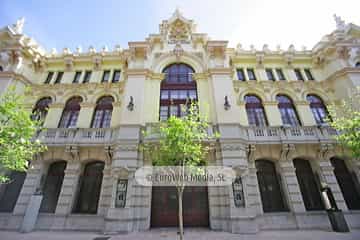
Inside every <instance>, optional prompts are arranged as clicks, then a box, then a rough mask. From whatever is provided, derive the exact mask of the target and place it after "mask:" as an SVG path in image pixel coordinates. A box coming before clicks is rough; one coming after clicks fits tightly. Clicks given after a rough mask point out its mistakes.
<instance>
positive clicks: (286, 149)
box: [279, 144, 306, 214]
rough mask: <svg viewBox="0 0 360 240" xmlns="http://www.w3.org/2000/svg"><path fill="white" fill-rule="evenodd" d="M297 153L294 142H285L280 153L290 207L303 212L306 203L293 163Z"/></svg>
mask: <svg viewBox="0 0 360 240" xmlns="http://www.w3.org/2000/svg"><path fill="white" fill-rule="evenodd" d="M295 154H296V150H295V145H294V144H283V146H282V149H281V153H280V161H279V166H280V170H281V171H280V174H281V178H282V179H283V183H284V184H283V188H284V192H286V193H287V199H288V203H289V208H290V210H291V211H292V212H294V213H295V214H296V213H303V212H305V211H306V210H305V205H304V201H303V198H302V195H301V190H300V187H299V183H298V180H297V177H296V173H295V170H296V169H295V167H294V163H293V161H292V160H293V158H294V155H295Z"/></svg>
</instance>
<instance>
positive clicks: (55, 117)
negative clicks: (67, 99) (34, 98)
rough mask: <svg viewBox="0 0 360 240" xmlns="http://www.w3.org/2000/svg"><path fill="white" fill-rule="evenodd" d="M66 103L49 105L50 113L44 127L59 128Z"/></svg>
mask: <svg viewBox="0 0 360 240" xmlns="http://www.w3.org/2000/svg"><path fill="white" fill-rule="evenodd" d="M64 107H65V104H63V103H53V104H51V105H50V106H49V110H48V114H47V115H46V118H45V122H44V128H57V127H58V125H59V122H60V118H61V115H62V112H63V109H64Z"/></svg>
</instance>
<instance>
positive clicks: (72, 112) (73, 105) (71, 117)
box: [59, 97, 82, 128]
mask: <svg viewBox="0 0 360 240" xmlns="http://www.w3.org/2000/svg"><path fill="white" fill-rule="evenodd" d="M81 102H82V98H81V97H72V98H70V99H69V100H68V101H67V102H66V105H65V108H64V111H63V113H62V116H61V119H60V123H59V128H75V127H76V123H77V119H78V117H79V112H80V109H81V106H80V103H81Z"/></svg>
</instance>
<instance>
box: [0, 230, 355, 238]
mask: <svg viewBox="0 0 360 240" xmlns="http://www.w3.org/2000/svg"><path fill="white" fill-rule="evenodd" d="M67 239H71V240H176V239H178V235H177V230H176V229H151V230H149V231H145V232H134V233H128V234H115V235H103V234H99V233H91V232H63V231H61V232H60V231H50V232H48V231H36V232H31V233H19V232H9V231H0V240H67ZM192 239H194V240H213V239H214V240H235V239H236V240H265V239H268V240H270V239H271V240H273V239H276V240H285V239H286V240H289V239H290V240H300V239H301V240H315V239H316V240H322V239H324V240H350V239H353V240H360V230H352V231H351V232H350V233H335V232H330V231H325V230H291V231H288V230H286V231H285V230H280V231H261V232H259V233H257V234H232V233H227V232H215V231H210V230H209V229H185V239H184V240H192Z"/></svg>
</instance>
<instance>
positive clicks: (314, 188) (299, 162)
mask: <svg viewBox="0 0 360 240" xmlns="http://www.w3.org/2000/svg"><path fill="white" fill-rule="evenodd" d="M293 163H294V166H295V169H296V170H295V173H296V178H297V180H298V183H299V186H300V191H301V195H302V198H303V200H304V204H305V208H306V210H308V211H311V210H322V209H324V207H323V204H322V201H321V196H320V191H319V188H318V185H317V183H316V180H315V175H314V173H313V171H312V169H311V165H310V163H309V161H307V160H304V159H299V158H296V159H294V160H293Z"/></svg>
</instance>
